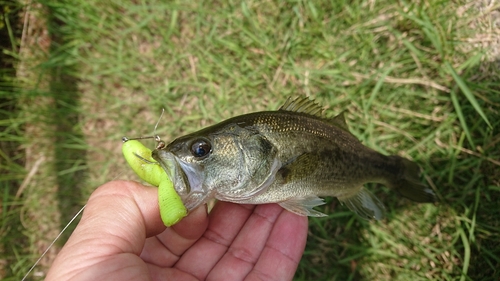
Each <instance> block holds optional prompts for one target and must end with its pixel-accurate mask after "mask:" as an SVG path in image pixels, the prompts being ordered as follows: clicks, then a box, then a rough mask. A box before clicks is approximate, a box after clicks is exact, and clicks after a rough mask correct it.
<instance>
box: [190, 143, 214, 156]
mask: <svg viewBox="0 0 500 281" xmlns="http://www.w3.org/2000/svg"><path fill="white" fill-rule="evenodd" d="M211 151H212V146H211V145H210V142H208V141H207V140H205V139H198V140H195V141H194V142H193V144H191V154H193V156H194V157H196V158H202V157H205V156H207V155H208V154H209V153H210V152H211Z"/></svg>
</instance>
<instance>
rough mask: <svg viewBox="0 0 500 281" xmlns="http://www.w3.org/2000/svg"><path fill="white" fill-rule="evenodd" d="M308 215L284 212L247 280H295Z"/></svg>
mask: <svg viewBox="0 0 500 281" xmlns="http://www.w3.org/2000/svg"><path fill="white" fill-rule="evenodd" d="M307 227H308V226H307V217H302V216H299V215H296V214H293V213H290V212H289V211H283V212H282V213H281V214H280V216H279V217H278V219H277V220H276V224H275V225H274V227H273V230H272V232H271V235H270V236H269V240H268V241H267V243H266V245H265V247H264V250H263V251H262V254H261V255H260V257H259V260H258V261H257V263H256V265H255V267H254V268H253V270H252V271H251V272H250V273H249V274H248V276H247V277H246V278H245V280H248V281H249V280H292V278H293V276H294V274H295V271H296V270H297V266H298V264H299V262H300V258H301V257H302V254H303V253H304V248H305V245H306V240H307Z"/></svg>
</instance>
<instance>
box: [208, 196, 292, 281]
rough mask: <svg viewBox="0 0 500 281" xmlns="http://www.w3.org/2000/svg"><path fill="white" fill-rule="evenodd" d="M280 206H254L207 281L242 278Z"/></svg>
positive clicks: (274, 220)
mask: <svg viewBox="0 0 500 281" xmlns="http://www.w3.org/2000/svg"><path fill="white" fill-rule="evenodd" d="M282 212H283V208H282V207H280V206H279V205H277V204H266V205H259V206H257V207H256V208H255V209H254V212H253V213H252V215H251V216H250V217H249V218H248V220H247V221H246V223H245V225H244V226H243V228H242V229H241V231H240V232H239V233H238V235H237V236H236V238H235V239H234V241H233V243H232V244H231V246H230V247H229V249H228V250H227V252H226V253H225V254H224V256H223V257H222V259H221V260H220V261H219V262H218V263H217V265H216V266H215V267H214V269H213V270H212V271H211V272H210V274H209V275H208V277H207V279H208V280H242V279H243V278H244V277H245V276H247V275H248V273H249V272H250V271H251V270H252V268H253V267H254V265H255V263H256V262H257V260H258V259H259V256H260V255H261V253H262V251H263V249H264V247H265V245H266V241H267V240H268V238H269V235H270V234H271V231H272V230H273V226H274V224H275V222H276V220H277V219H278V217H279V215H280V214H281V213H282Z"/></svg>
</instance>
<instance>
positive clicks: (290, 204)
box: [278, 196, 326, 217]
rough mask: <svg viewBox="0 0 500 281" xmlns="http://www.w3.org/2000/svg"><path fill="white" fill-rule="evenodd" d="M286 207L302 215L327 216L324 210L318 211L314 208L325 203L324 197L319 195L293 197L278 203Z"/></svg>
mask: <svg viewBox="0 0 500 281" xmlns="http://www.w3.org/2000/svg"><path fill="white" fill-rule="evenodd" d="M278 204H279V205H280V206H281V207H283V208H284V209H286V210H288V211H290V212H292V213H295V214H297V215H301V216H309V217H325V216H326V215H325V214H323V213H322V212H318V211H316V210H314V209H313V208H314V207H316V206H320V205H323V204H325V201H324V200H323V199H322V198H319V197H317V196H313V197H305V198H292V199H288V200H286V201H283V202H280V203H278Z"/></svg>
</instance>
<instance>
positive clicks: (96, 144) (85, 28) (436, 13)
mask: <svg viewBox="0 0 500 281" xmlns="http://www.w3.org/2000/svg"><path fill="white" fill-rule="evenodd" d="M198 2H200V3H198ZM201 2H202V1H134V2H130V1H109V2H106V3H103V2H102V1H81V0H80V1H67V0H64V1H51V0H45V1H40V2H38V3H41V5H40V6H35V5H34V6H32V7H31V10H30V13H33V14H36V12H37V11H41V13H39V14H38V16H37V17H38V18H40V19H46V22H43V21H39V22H38V23H37V24H35V25H34V26H31V29H30V30H29V31H30V32H26V34H27V39H25V40H27V41H26V42H32V44H24V46H23V48H24V50H28V51H27V52H25V53H20V52H19V47H20V45H21V43H20V42H21V41H20V40H21V39H20V38H21V37H20V35H21V31H22V30H23V26H20V25H19V26H18V27H17V29H16V27H15V26H11V27H9V28H10V31H11V32H10V33H9V32H7V33H6V34H12V35H10V36H8V38H9V39H10V40H9V42H12V44H10V45H6V46H3V45H2V48H3V49H4V50H5V51H4V54H5V55H4V57H2V60H4V58H10V59H11V60H13V61H14V63H15V65H17V70H18V72H17V76H16V75H14V74H12V72H9V73H7V72H6V73H5V74H4V73H3V72H2V79H3V80H2V81H11V82H9V83H10V84H8V85H16V87H2V91H1V92H0V94H1V96H0V99H1V104H0V108H1V110H2V111H1V120H0V122H1V123H0V126H2V134H1V139H0V142H1V149H2V150H1V152H2V154H1V155H0V156H1V157H2V162H1V166H0V177H1V178H0V179H1V180H0V183H1V186H2V187H4V188H3V189H2V196H3V197H2V200H1V201H2V213H1V217H2V228H1V229H0V231H1V233H0V237H2V239H1V245H0V249H1V250H2V251H0V274H1V275H0V277H1V278H2V279H5V280H18V279H19V278H21V277H22V276H23V275H24V274H25V273H26V271H27V269H28V268H29V267H30V266H31V265H32V263H33V262H34V261H35V260H36V259H37V258H38V256H39V255H40V252H41V251H43V250H44V249H45V247H46V246H47V245H48V243H49V242H50V240H51V239H52V238H53V237H55V236H56V235H57V232H58V230H59V229H60V228H62V227H63V226H64V225H65V224H66V223H67V221H69V219H70V218H71V217H72V216H73V214H75V213H76V212H77V210H78V208H79V207H80V206H81V205H83V204H84V203H85V201H86V199H87V198H88V196H89V195H90V193H91V192H92V190H94V189H95V188H96V187H97V186H99V185H101V184H103V183H104V182H107V181H109V180H112V179H116V178H128V179H137V177H135V176H134V175H133V173H132V171H130V170H129V169H128V168H127V166H126V164H125V161H124V160H123V159H122V157H121V152H120V149H121V147H120V143H121V142H120V140H121V137H122V136H128V137H135V136H144V135H151V134H153V129H154V124H155V123H156V122H157V120H158V118H159V116H160V112H161V110H162V109H165V110H166V114H165V115H164V116H163V117H162V119H161V120H160V124H159V126H158V128H157V132H156V133H157V134H159V135H160V136H162V138H163V139H165V140H170V139H173V138H175V137H177V136H180V135H183V134H185V133H188V132H191V131H193V130H196V129H199V128H202V127H204V126H207V125H210V124H213V123H215V122H218V121H221V120H224V119H225V118H228V117H232V116H234V115H237V114H242V113H247V112H252V111H257V110H266V109H276V108H278V107H279V106H280V104H282V103H283V102H284V101H285V100H286V98H287V97H288V96H290V95H295V96H297V95H309V96H311V97H312V98H314V99H316V100H317V101H318V102H319V103H320V104H323V105H325V106H326V107H327V114H329V115H335V114H338V113H339V112H341V111H343V110H345V111H346V113H345V116H346V119H347V123H348V125H349V127H350V129H351V131H352V132H353V133H354V134H355V135H356V136H357V137H359V139H360V140H361V141H362V142H363V143H364V144H365V145H367V146H369V147H372V148H374V149H376V150H378V151H380V152H383V153H386V154H399V155H401V156H404V157H407V158H410V159H412V160H414V161H416V162H417V163H419V164H420V165H421V167H422V168H423V171H424V178H423V180H424V181H425V182H426V183H427V184H428V185H429V186H431V187H432V188H433V189H434V190H435V191H436V193H437V194H438V197H439V199H440V202H438V203H436V204H434V205H432V204H422V205H418V204H415V203H412V202H409V201H407V200H406V199H402V198H401V197H399V196H397V195H396V194H394V192H391V191H390V190H388V189H387V188H385V187H383V186H377V185H370V188H371V190H373V191H374V192H375V193H376V194H377V196H378V197H379V198H380V199H381V200H382V201H383V202H385V204H386V207H387V218H386V219H385V220H383V221H380V222H366V221H364V220H362V219H360V218H358V217H357V216H356V215H354V214H352V213H351V212H350V211H348V210H347V209H346V208H345V207H343V206H341V205H340V204H339V203H338V201H337V200H336V199H329V200H328V203H327V204H326V205H325V206H324V209H325V210H324V211H325V212H326V213H327V214H329V216H328V217H326V218H320V219H316V218H312V219H310V229H309V230H310V231H309V237H308V243H307V248H306V251H305V253H304V256H303V259H302V262H301V264H300V266H299V268H298V271H297V273H296V276H295V279H296V280H389V279H391V280H498V279H499V278H500V272H499V270H498V268H500V243H499V241H500V234H499V233H500V220H499V218H498V207H497V205H498V202H499V200H500V196H499V194H500V168H499V166H500V160H499V159H500V130H499V128H500V113H499V110H500V79H499V78H498V77H499V73H498V67H497V65H498V62H497V61H498V58H495V57H494V56H493V55H492V54H493V53H491V52H490V51H489V49H487V48H484V49H483V48H480V47H478V45H474V44H472V43H468V42H469V41H474V42H482V41H481V38H487V36H486V35H488V32H492V29H491V28H490V29H488V24H491V23H489V21H488V17H489V16H490V15H492V13H491V11H493V9H492V8H490V10H486V12H487V14H485V15H481V14H479V13H478V12H477V10H476V9H477V7H478V5H479V4H478V5H475V6H474V5H473V6H466V5H465V4H464V3H456V1H437V0H428V1H420V2H419V3H418V4H413V1H399V2H398V3H397V4H394V3H393V2H394V1H265V2H260V1H245V2H242V3H240V2H236V1H218V2H217V3H203V4H202V3H201ZM14 7H19V5H18V6H15V5H14ZM464 11H468V12H464ZM459 15H460V16H459ZM20 22H22V21H20ZM6 28H7V27H5V26H3V27H2V29H6ZM24 28H25V29H26V27H24ZM37 28H38V29H37ZM44 29H47V30H49V32H50V33H49V34H50V39H51V41H50V45H48V43H47V42H48V41H43V40H40V38H42V39H43V37H40V36H39V35H40V34H41V33H36V31H37V30H44ZM33 30H34V31H33ZM493 31H494V30H493ZM482 35H485V36H484V37H482ZM494 35H495V34H493V36H494ZM496 36H498V34H496ZM497 38H498V37H497ZM3 39H4V38H3V37H2V41H3ZM488 42H490V41H487V40H484V42H483V43H484V44H483V46H486V47H488V48H490V47H491V48H493V49H494V48H498V46H496V47H495V46H488ZM23 48H22V49H23ZM20 66H25V68H21V70H22V69H28V70H29V71H20ZM2 67H3V68H4V69H7V70H8V69H12V66H8V65H6V64H3V65H2ZM20 72H21V74H20ZM2 83H3V82H2ZM2 85H4V84H2ZM5 85H7V84H5ZM4 128H5V129H4ZM151 145H153V143H151ZM42 156H43V158H42ZM38 159H43V161H38V162H37V160H38ZM37 163H38V164H37ZM37 165H38V166H37ZM33 167H35V168H37V170H36V171H37V173H35V174H34V175H33V177H31V178H30V181H29V182H28V185H27V187H26V188H25V189H24V190H23V191H22V192H21V193H20V194H19V196H16V192H17V191H18V190H17V189H18V187H19V186H20V185H21V183H22V181H23V179H25V178H26V177H27V176H28V174H29V172H30V171H33ZM68 235H69V233H68ZM63 240H64V239H63ZM14 241H15V243H14ZM61 245H62V242H60V243H58V244H57V246H56V247H54V250H53V252H51V253H50V254H49V256H48V258H47V259H45V260H44V262H42V265H40V266H39V267H37V268H36V269H35V275H36V276H43V274H44V271H45V270H46V269H47V267H48V266H49V265H50V261H51V258H53V256H54V254H55V252H56V250H57V248H58V247H60V246H61ZM36 276H32V278H33V279H37V277H36Z"/></svg>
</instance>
